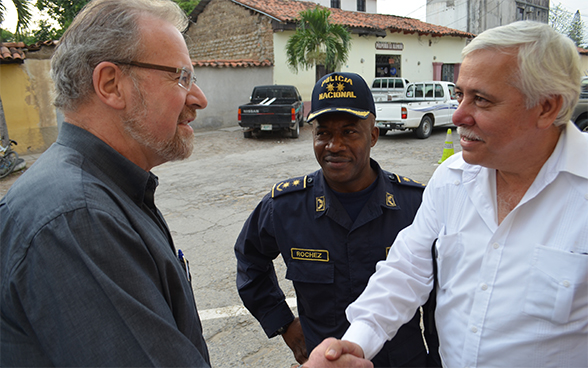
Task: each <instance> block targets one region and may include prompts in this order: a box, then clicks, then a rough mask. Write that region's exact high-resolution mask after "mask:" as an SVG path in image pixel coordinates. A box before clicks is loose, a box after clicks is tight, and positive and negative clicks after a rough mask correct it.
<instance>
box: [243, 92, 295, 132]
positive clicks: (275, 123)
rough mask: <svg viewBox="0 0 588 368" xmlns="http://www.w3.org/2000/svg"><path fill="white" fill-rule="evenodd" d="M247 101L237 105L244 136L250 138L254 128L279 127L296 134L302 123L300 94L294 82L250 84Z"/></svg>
mask: <svg viewBox="0 0 588 368" xmlns="http://www.w3.org/2000/svg"><path fill="white" fill-rule="evenodd" d="M249 100H250V102H249V103H248V104H246V105H241V106H239V111H238V120H239V125H240V126H241V127H243V136H244V137H245V138H251V136H252V134H253V132H263V131H278V130H282V131H285V132H286V133H288V135H289V136H290V137H292V138H298V136H299V135H300V127H301V126H302V124H304V108H303V103H302V97H300V93H299V92H298V89H297V88H296V87H294V86H287V85H271V86H257V87H254V88H253V92H252V93H251V97H250V98H249Z"/></svg>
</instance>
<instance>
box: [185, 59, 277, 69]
mask: <svg viewBox="0 0 588 368" xmlns="http://www.w3.org/2000/svg"><path fill="white" fill-rule="evenodd" d="M192 65H193V66H194V67H195V68H196V67H213V68H231V67H232V68H249V67H253V66H256V67H257V66H272V62H271V61H269V60H262V61H258V60H253V59H240V60H226V59H214V60H192Z"/></svg>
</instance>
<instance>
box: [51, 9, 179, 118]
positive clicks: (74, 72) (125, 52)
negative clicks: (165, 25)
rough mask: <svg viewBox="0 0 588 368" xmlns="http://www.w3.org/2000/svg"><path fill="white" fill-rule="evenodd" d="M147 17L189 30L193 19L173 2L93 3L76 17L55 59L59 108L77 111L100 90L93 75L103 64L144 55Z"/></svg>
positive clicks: (53, 73) (57, 104)
mask: <svg viewBox="0 0 588 368" xmlns="http://www.w3.org/2000/svg"><path fill="white" fill-rule="evenodd" d="M141 15H151V16H154V17H156V18H159V19H163V20H165V21H167V22H169V23H171V24H172V25H174V27H176V28H177V29H178V31H180V32H183V31H185V30H186V28H187V26H188V18H187V17H186V15H185V14H184V12H183V11H182V10H181V9H180V7H179V6H178V5H177V4H176V3H175V2H173V1H171V0H93V1H91V2H89V3H88V4H87V5H86V6H85V7H84V8H83V9H82V11H81V12H80V13H79V14H78V15H77V16H76V17H75V19H74V20H73V22H72V23H71V25H70V26H69V28H68V29H67V31H66V32H65V33H64V34H63V37H61V40H60V41H59V46H58V47H57V49H56V50H55V53H54V55H53V58H52V59H51V78H53V81H54V83H55V89H56V96H55V101H54V105H55V106H56V107H57V108H59V109H61V110H63V111H74V110H75V109H76V108H77V107H79V106H80V104H83V103H84V102H87V101H88V99H89V97H90V96H91V94H92V93H93V91H94V87H93V82H92V74H93V72H94V68H95V67H96V66H97V65H98V64H99V63H101V62H103V61H113V62H114V61H119V62H130V61H131V60H133V59H135V58H138V57H140V56H141V55H140V54H141V52H142V51H141V47H140V46H141V41H142V40H141V34H140V33H139V27H138V20H139V16H141Z"/></svg>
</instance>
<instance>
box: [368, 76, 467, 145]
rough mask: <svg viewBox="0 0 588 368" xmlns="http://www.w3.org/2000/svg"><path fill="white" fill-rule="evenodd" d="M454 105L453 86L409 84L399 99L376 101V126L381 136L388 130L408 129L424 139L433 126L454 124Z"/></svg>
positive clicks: (433, 83)
mask: <svg viewBox="0 0 588 368" xmlns="http://www.w3.org/2000/svg"><path fill="white" fill-rule="evenodd" d="M457 106H458V102H457V99H456V97H455V84H453V83H451V82H440V81H433V82H419V83H410V84H409V85H408V86H407V87H406V92H405V93H404V97H403V98H402V99H398V100H393V101H379V102H376V126H377V127H378V128H380V135H385V134H386V133H387V132H388V130H391V129H397V130H406V129H411V130H413V131H414V132H415V133H416V136H417V137H418V138H421V139H425V138H428V137H429V136H430V135H431V132H432V130H433V127H434V126H443V125H449V124H453V122H452V120H451V119H452V117H453V112H454V111H455V110H457Z"/></svg>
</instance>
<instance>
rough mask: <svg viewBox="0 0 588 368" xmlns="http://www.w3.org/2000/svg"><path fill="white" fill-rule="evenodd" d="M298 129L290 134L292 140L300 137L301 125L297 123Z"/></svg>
mask: <svg viewBox="0 0 588 368" xmlns="http://www.w3.org/2000/svg"><path fill="white" fill-rule="evenodd" d="M295 125H296V129H292V131H291V132H290V134H292V135H291V137H292V138H298V137H299V136H300V123H298V122H297V123H296V124H295Z"/></svg>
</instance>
